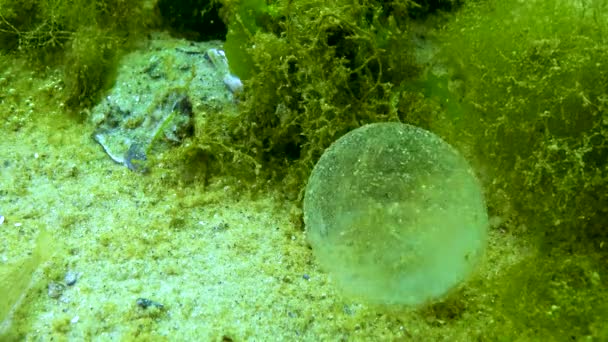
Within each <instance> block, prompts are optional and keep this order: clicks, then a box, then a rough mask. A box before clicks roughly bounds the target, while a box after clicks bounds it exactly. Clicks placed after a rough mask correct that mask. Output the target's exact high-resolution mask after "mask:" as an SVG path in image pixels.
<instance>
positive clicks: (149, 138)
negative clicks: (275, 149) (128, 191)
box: [91, 38, 242, 172]
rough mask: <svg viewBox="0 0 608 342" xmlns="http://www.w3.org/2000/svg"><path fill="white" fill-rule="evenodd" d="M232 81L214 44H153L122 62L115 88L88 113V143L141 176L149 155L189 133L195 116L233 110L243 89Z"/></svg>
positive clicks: (155, 41) (163, 41)
mask: <svg viewBox="0 0 608 342" xmlns="http://www.w3.org/2000/svg"><path fill="white" fill-rule="evenodd" d="M234 78H235V76H233V75H232V74H230V72H229V68H228V61H227V60H226V57H225V55H224V53H223V51H222V50H221V42H219V41H212V42H199V43H195V42H189V41H185V40H179V39H169V38H167V39H163V38H157V39H153V40H151V41H150V43H149V46H148V47H147V49H145V50H143V51H135V52H133V53H130V54H128V55H126V56H125V57H124V58H123V60H122V62H121V65H120V67H119V70H118V76H117V79H116V83H115V85H114V87H113V88H112V89H111V90H110V91H109V93H108V95H107V96H106V97H105V98H104V99H103V100H102V101H101V102H100V103H99V104H98V105H97V106H95V108H93V110H92V113H91V120H92V122H93V124H94V125H95V127H96V129H95V132H94V133H93V139H94V140H95V141H96V142H98V143H99V144H100V145H101V146H102V147H103V150H104V151H105V152H106V153H107V154H108V155H109V156H110V158H112V160H114V161H115V162H116V163H119V164H122V165H124V166H126V167H128V168H129V169H131V170H134V171H139V172H145V171H146V170H147V168H148V165H147V161H148V157H149V156H150V155H151V154H158V153H162V152H165V151H167V150H169V149H170V148H171V147H173V146H177V145H179V144H181V143H183V141H184V140H185V139H187V138H188V137H190V136H192V135H193V134H194V121H195V119H196V118H195V115H213V113H214V112H218V111H220V110H222V109H225V108H226V107H230V106H234V105H235V103H234V95H233V92H238V91H240V90H241V88H242V84H241V83H240V80H238V79H237V80H238V81H237V80H235V79H234ZM226 80H228V81H229V82H227V81H226ZM193 108H196V109H198V110H197V111H196V113H195V111H194V110H193ZM198 119H199V120H204V118H198Z"/></svg>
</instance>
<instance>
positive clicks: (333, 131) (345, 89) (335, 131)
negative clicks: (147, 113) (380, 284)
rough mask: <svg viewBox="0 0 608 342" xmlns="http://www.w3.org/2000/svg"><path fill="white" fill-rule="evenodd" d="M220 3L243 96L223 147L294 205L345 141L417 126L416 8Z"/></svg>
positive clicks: (408, 5)
mask: <svg viewBox="0 0 608 342" xmlns="http://www.w3.org/2000/svg"><path fill="white" fill-rule="evenodd" d="M223 3H224V8H223V9H222V13H223V17H224V20H225V21H226V22H227V23H228V28H229V31H228V32H229V33H228V36H227V42H226V50H227V54H228V57H230V58H231V59H230V63H231V68H232V69H233V71H235V72H237V74H239V75H245V90H244V93H243V94H241V96H240V114H239V116H238V119H237V120H233V121H232V122H227V123H224V124H223V127H222V129H221V130H222V131H223V132H225V133H226V134H225V135H224V136H223V137H220V139H217V140H215V141H216V144H217V141H218V140H219V141H221V144H222V145H224V146H230V147H231V149H232V151H239V152H240V153H241V154H242V155H246V156H248V157H250V158H252V159H253V160H254V161H255V163H256V165H257V166H259V167H258V168H256V170H257V171H258V172H259V171H261V172H262V174H263V177H264V179H266V178H272V179H275V180H277V179H278V180H283V181H284V184H286V185H287V188H289V189H290V190H289V191H288V193H289V194H290V196H292V197H293V198H295V196H297V195H298V192H299V191H300V190H301V189H302V184H304V181H305V179H306V178H307V177H308V174H309V172H310V170H311V169H312V166H313V164H314V162H315V161H316V160H317V159H318V158H319V156H320V155H321V152H322V151H323V149H324V148H326V147H328V146H329V145H330V144H331V143H332V142H333V141H334V140H336V139H337V138H338V137H339V136H341V135H343V134H344V133H346V132H348V131H350V130H351V129H353V128H356V127H359V126H361V125H362V124H365V123H369V122H379V121H405V122H410V121H409V115H411V113H410V112H405V111H404V110H408V109H410V107H409V106H408V105H407V104H404V103H405V102H408V101H407V100H408V99H409V98H411V97H414V98H415V95H413V93H412V92H411V91H410V90H406V89H405V88H404V86H403V85H404V84H407V83H408V82H409V81H411V80H412V79H413V78H415V77H416V75H417V74H418V73H419V71H420V68H419V66H418V65H417V64H416V62H415V61H414V57H413V54H412V51H413V45H412V44H411V43H410V42H411V40H410V39H409V38H410V35H411V31H410V27H409V23H410V21H409V20H410V19H408V18H407V15H406V16H405V17H403V14H407V13H408V11H409V10H410V9H412V8H413V7H416V6H417V5H416V4H415V3H414V2H411V1H400V2H398V4H397V3H393V4H391V5H388V4H385V3H384V2H380V1H364V2H359V3H354V4H353V3H352V2H351V1H333V2H323V1H318V0H307V1H297V2H292V1H282V2H281V1H279V2H273V3H272V4H267V3H266V2H264V1H224V2H223ZM397 5H399V6H397ZM239 6H242V7H239ZM233 51H234V52H233ZM236 55H239V57H238V58H232V57H233V56H236ZM418 118H419V117H418ZM428 120H430V118H428V117H427V118H425V119H424V120H422V121H428ZM416 124H420V122H416ZM422 126H424V124H423V125H422ZM230 154H231V153H228V155H230ZM216 155H217V154H216ZM239 159H241V158H240V157H239Z"/></svg>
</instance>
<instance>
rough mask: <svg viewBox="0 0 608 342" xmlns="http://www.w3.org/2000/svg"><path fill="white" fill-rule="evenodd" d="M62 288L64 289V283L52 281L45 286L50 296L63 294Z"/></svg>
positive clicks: (54, 296)
mask: <svg viewBox="0 0 608 342" xmlns="http://www.w3.org/2000/svg"><path fill="white" fill-rule="evenodd" d="M63 290H65V285H63V284H61V283H57V282H54V281H52V282H51V283H50V284H49V286H48V288H47V293H48V294H49V297H51V298H59V297H61V294H63Z"/></svg>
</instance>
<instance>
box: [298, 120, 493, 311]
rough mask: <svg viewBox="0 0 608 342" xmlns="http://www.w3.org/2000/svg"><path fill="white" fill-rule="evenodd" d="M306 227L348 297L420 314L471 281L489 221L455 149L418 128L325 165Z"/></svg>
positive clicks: (330, 155)
mask: <svg viewBox="0 0 608 342" xmlns="http://www.w3.org/2000/svg"><path fill="white" fill-rule="evenodd" d="M304 223H305V226H306V234H307V237H308V240H309V242H310V244H311V246H312V249H313V254H314V255H315V258H316V259H317V262H318V263H319V264H320V266H321V267H322V268H323V269H325V270H326V271H327V272H328V273H329V274H330V276H331V278H332V279H333V281H334V283H335V284H336V285H337V287H338V288H339V289H340V290H341V292H342V293H343V294H344V295H345V296H347V297H350V298H353V299H360V300H362V301H365V302H368V303H373V304H405V305H419V304H423V303H426V302H428V301H430V300H433V299H436V298H439V297H441V296H443V295H444V294H446V293H447V292H448V291H449V290H450V289H451V288H453V287H455V286H456V285H458V284H459V283H460V282H462V281H463V280H465V279H466V277H467V276H468V275H469V274H470V273H471V272H472V270H473V269H474V267H475V265H476V264H477V262H478V261H479V259H480V257H481V255H482V254H483V250H484V247H485V244H486V236H487V227H488V217H487V213H486V206H485V203H484V199H483V195H482V191H481V186H480V184H479V181H478V180H477V178H476V177H475V174H474V172H473V171H472V169H471V167H470V166H469V164H468V163H467V161H466V160H465V159H464V158H463V157H462V156H461V155H460V154H459V153H458V151H456V150H455V149H454V148H453V147H452V146H450V145H449V144H448V143H446V142H445V141H443V140H442V139H441V138H440V137H438V136H437V135H435V134H433V133H431V132H429V131H426V130H424V129H421V128H418V127H415V126H411V125H407V124H402V123H375V124H370V125H366V126H363V127H360V128H357V129H355V130H353V131H351V132H349V133H347V134H346V135H344V136H343V137H341V138H340V139H338V140H337V141H335V142H334V143H333V144H332V145H331V146H330V147H329V148H328V149H327V150H326V151H325V152H324V154H323V155H322V156H321V158H320V159H319V161H318V162H317V164H316V166H315V167H314V169H313V171H312V174H311V176H310V178H309V180H308V184H307V187H306V192H305V197H304Z"/></svg>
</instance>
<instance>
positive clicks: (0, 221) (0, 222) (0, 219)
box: [0, 215, 4, 224]
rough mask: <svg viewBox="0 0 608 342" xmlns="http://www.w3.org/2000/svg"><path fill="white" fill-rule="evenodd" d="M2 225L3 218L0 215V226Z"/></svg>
mask: <svg viewBox="0 0 608 342" xmlns="http://www.w3.org/2000/svg"><path fill="white" fill-rule="evenodd" d="M3 223H4V216H2V215H0V224H3Z"/></svg>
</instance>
